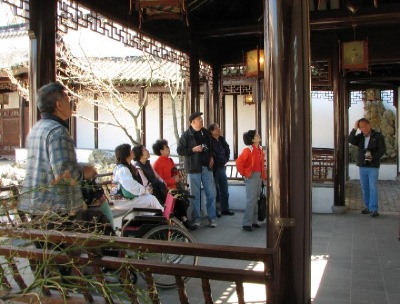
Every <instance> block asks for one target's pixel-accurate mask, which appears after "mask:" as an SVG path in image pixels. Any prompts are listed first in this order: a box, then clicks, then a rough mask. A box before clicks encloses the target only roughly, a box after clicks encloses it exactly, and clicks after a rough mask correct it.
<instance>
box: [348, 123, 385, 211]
mask: <svg viewBox="0 0 400 304" xmlns="http://www.w3.org/2000/svg"><path fill="white" fill-rule="evenodd" d="M358 128H360V130H361V133H359V134H357V135H356V132H357V130H358ZM349 142H350V143H351V144H352V145H354V146H357V147H358V156H357V163H356V164H357V166H358V167H359V171H360V183H361V190H362V195H363V200H364V204H365V207H364V209H362V211H361V213H362V214H370V215H371V216H372V217H377V216H379V213H378V189H377V184H378V176H379V167H380V164H381V157H382V156H383V155H384V154H385V152H386V146H385V139H384V138H383V136H382V134H381V133H379V132H376V131H375V130H373V129H372V128H371V125H370V123H369V121H368V120H367V119H365V118H361V119H360V120H357V121H356V123H355V125H354V129H353V130H352V131H351V132H350V135H349Z"/></svg>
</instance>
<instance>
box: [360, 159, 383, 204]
mask: <svg viewBox="0 0 400 304" xmlns="http://www.w3.org/2000/svg"><path fill="white" fill-rule="evenodd" d="M359 169H360V183H361V191H362V196H363V200H364V204H365V207H366V208H368V209H369V211H378V177H379V168H370V167H359Z"/></svg>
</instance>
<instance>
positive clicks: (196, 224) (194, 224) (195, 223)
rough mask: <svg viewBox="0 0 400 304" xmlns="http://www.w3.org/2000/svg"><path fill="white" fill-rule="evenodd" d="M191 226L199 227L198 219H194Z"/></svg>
mask: <svg viewBox="0 0 400 304" xmlns="http://www.w3.org/2000/svg"><path fill="white" fill-rule="evenodd" d="M192 226H193V227H196V229H197V228H199V227H200V221H199V220H194V221H193V223H192Z"/></svg>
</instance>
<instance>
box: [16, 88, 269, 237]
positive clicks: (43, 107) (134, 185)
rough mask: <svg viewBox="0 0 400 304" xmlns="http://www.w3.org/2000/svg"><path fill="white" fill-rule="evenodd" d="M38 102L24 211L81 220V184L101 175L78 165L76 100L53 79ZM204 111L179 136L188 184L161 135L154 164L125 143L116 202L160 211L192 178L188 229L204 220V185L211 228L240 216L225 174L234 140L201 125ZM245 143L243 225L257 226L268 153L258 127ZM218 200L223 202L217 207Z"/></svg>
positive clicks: (142, 150) (141, 149)
mask: <svg viewBox="0 0 400 304" xmlns="http://www.w3.org/2000/svg"><path fill="white" fill-rule="evenodd" d="M37 106H38V109H39V111H40V115H41V119H40V120H39V121H38V122H37V123H36V124H35V125H34V126H33V128H32V130H31V131H30V133H29V135H28V138H27V151H28V157H27V167H26V178H25V180H24V185H23V193H24V195H23V197H22V199H21V200H20V203H19V209H20V210H21V211H23V212H26V213H29V214H31V215H35V216H37V215H46V214H50V213H55V214H64V215H67V216H68V217H69V218H70V219H74V218H77V217H79V213H80V212H82V210H84V209H85V208H84V206H83V200H82V191H81V189H80V183H81V182H82V181H83V180H90V179H93V178H95V176H96V175H97V172H96V170H95V168H94V167H93V166H90V165H85V166H83V165H80V164H78V161H77V157H76V154H75V147H74V143H73V140H72V138H71V136H70V134H69V131H68V125H67V123H66V121H67V120H68V119H69V118H70V117H71V116H72V111H73V102H71V101H70V99H69V96H68V94H67V92H66V88H65V87H64V86H63V85H62V84H60V83H50V84H47V85H45V86H43V87H42V88H40V89H39V91H38V94H37ZM202 115H203V113H202V112H194V113H192V114H191V115H190V116H189V122H190V126H189V128H188V129H187V130H186V131H185V132H184V133H183V134H182V136H181V137H180V139H179V141H178V146H177V152H178V155H179V156H182V157H184V169H185V171H186V173H187V181H186V180H184V181H183V180H181V175H180V174H179V171H178V170H177V168H176V165H175V163H174V161H173V160H172V158H171V157H170V149H169V146H168V142H167V140H165V139H161V140H157V141H156V142H155V143H154V144H153V146H152V148H153V152H154V154H155V155H158V159H157V160H156V161H155V162H154V165H151V164H150V161H149V158H150V153H149V151H148V150H147V148H146V147H145V146H143V145H136V146H134V147H133V148H132V147H131V146H130V145H129V144H121V145H119V146H118V147H116V149H115V157H116V161H117V163H116V166H115V168H114V171H113V183H115V185H116V187H117V191H118V192H119V193H120V194H121V195H122V196H123V197H124V198H126V202H124V204H125V205H124V206H121V205H119V206H118V207H120V208H126V209H130V208H133V207H139V208H140V207H144V208H154V209H161V210H163V204H164V202H165V199H166V196H167V192H168V190H170V189H176V188H177V187H178V185H180V184H182V183H183V184H185V185H186V182H187V183H188V186H189V190H190V194H191V195H192V196H193V198H191V199H190V200H191V205H192V210H193V211H192V215H191V219H192V222H191V223H189V221H188V217H190V216H187V214H186V208H183V207H182V208H181V211H180V219H181V220H182V222H183V223H184V224H185V226H186V227H187V228H188V229H197V228H198V227H200V225H201V221H202V214H201V191H202V189H203V190H204V194H205V198H206V211H207V217H208V226H209V227H211V228H215V227H217V221H216V219H217V217H220V216H221V215H234V214H235V213H234V212H233V211H232V210H230V209H229V192H228V183H227V176H226V171H225V165H226V163H227V162H228V160H229V157H230V149H229V145H228V143H227V142H226V140H225V139H224V138H223V137H222V136H221V130H220V127H219V125H218V124H216V123H214V124H211V125H210V126H209V128H208V129H206V128H204V126H203V118H202ZM244 142H245V144H246V145H247V147H246V148H245V149H244V150H243V152H242V153H241V155H240V156H239V157H238V159H237V161H236V165H237V169H238V171H239V173H240V174H241V175H242V176H243V177H244V179H245V183H246V197H247V201H246V211H245V215H244V218H243V225H242V227H243V229H244V230H246V231H251V230H252V228H257V227H259V225H258V223H257V208H256V206H257V199H258V195H259V192H260V191H259V190H260V188H261V183H262V180H264V179H265V178H266V174H265V169H264V157H265V156H264V152H263V150H262V148H261V146H260V136H259V134H257V133H256V131H255V130H250V131H248V132H246V133H245V135H244ZM36 189H40V191H35V190H36ZM217 201H218V203H219V204H220V207H219V208H218V209H217V207H216V205H217V203H216V202H217ZM178 209H179V208H178ZM108 214H110V213H109V212H108ZM110 220H111V221H112V219H110Z"/></svg>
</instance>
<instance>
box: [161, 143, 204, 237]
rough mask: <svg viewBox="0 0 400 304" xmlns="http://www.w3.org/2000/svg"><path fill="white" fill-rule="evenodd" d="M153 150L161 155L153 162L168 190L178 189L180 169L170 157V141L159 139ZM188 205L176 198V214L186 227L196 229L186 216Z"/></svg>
mask: <svg viewBox="0 0 400 304" xmlns="http://www.w3.org/2000/svg"><path fill="white" fill-rule="evenodd" d="M153 152H154V154H155V155H158V156H159V157H158V158H157V160H156V161H155V162H154V164H153V168H154V171H156V172H157V174H158V175H159V176H160V177H161V178H162V179H163V180H164V182H165V183H166V184H167V188H168V190H170V189H177V188H178V187H177V186H178V184H179V182H181V180H180V176H179V171H177V170H176V167H175V163H174V161H173V160H172V158H170V157H169V154H170V150H169V146H168V141H167V140H165V139H158V140H157V141H156V142H155V143H154V145H153ZM186 211H187V205H186V203H185V202H183V201H181V200H176V210H175V215H176V217H177V218H179V219H180V220H181V221H182V223H183V224H184V225H185V227H186V228H188V229H189V230H196V229H197V227H196V226H194V225H191V224H190V223H189V221H188V219H187V216H186Z"/></svg>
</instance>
